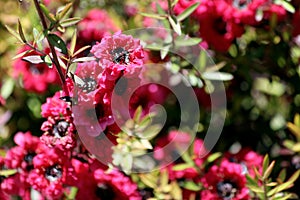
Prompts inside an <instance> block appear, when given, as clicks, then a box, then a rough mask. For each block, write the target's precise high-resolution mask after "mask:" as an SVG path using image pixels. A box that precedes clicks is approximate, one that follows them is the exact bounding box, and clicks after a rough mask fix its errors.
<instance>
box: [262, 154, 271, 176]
mask: <svg viewBox="0 0 300 200" xmlns="http://www.w3.org/2000/svg"><path fill="white" fill-rule="evenodd" d="M269 164H270V160H269V155H268V154H266V155H265V157H264V160H263V174H264V173H265V171H266V170H267V168H268V166H269Z"/></svg>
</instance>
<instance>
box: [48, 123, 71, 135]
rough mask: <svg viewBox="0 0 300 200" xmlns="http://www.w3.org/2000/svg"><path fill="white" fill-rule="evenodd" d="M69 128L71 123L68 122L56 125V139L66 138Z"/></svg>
mask: <svg viewBox="0 0 300 200" xmlns="http://www.w3.org/2000/svg"><path fill="white" fill-rule="evenodd" d="M68 127H69V123H68V122H66V121H59V122H58V123H56V124H55V125H54V127H53V131H52V133H53V135H54V136H55V137H56V138H61V137H64V136H65V135H66V132H67V130H68Z"/></svg>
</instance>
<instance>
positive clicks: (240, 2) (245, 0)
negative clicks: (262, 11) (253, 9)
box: [232, 0, 251, 10]
mask: <svg viewBox="0 0 300 200" xmlns="http://www.w3.org/2000/svg"><path fill="white" fill-rule="evenodd" d="M249 3H251V0H233V2H232V5H233V6H234V7H236V8H238V9H240V10H242V9H245V8H247V6H248V4H249Z"/></svg>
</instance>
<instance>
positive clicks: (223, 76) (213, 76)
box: [202, 72, 233, 81]
mask: <svg viewBox="0 0 300 200" xmlns="http://www.w3.org/2000/svg"><path fill="white" fill-rule="evenodd" d="M202 78H203V79H206V80H214V81H230V80H232V79H233V75H232V74H229V73H226V72H203V73H202Z"/></svg>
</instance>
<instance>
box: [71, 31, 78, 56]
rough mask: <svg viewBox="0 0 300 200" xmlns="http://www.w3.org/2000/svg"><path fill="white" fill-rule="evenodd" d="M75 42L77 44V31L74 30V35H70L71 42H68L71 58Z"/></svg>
mask: <svg viewBox="0 0 300 200" xmlns="http://www.w3.org/2000/svg"><path fill="white" fill-rule="evenodd" d="M76 42H77V30H76V29H75V30H74V33H73V35H72V38H71V42H70V55H71V56H73V54H74V51H75V47H76Z"/></svg>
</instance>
